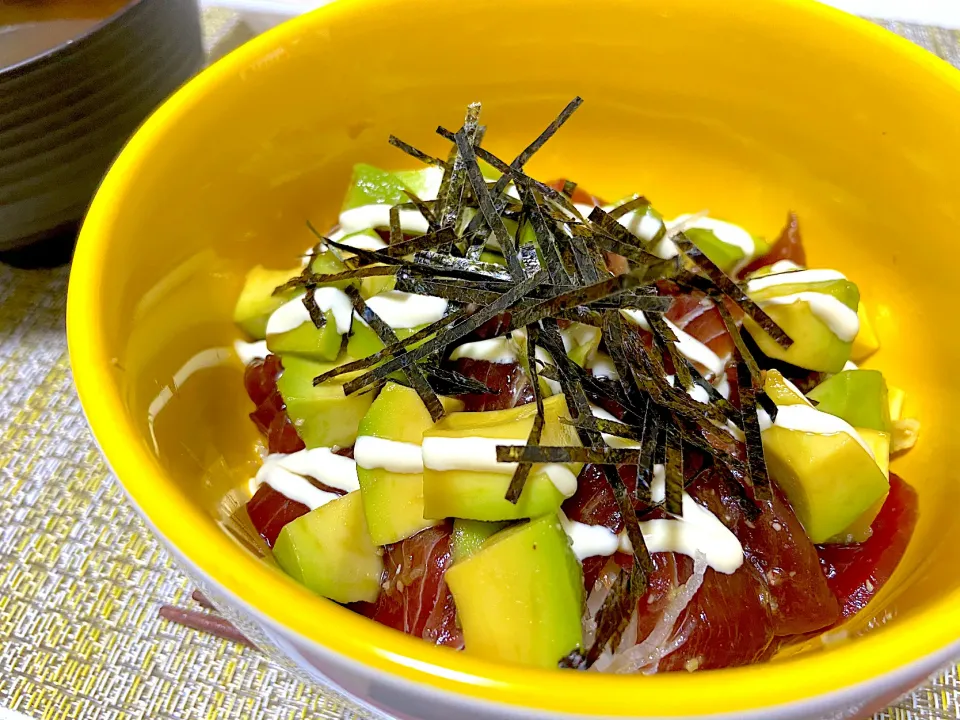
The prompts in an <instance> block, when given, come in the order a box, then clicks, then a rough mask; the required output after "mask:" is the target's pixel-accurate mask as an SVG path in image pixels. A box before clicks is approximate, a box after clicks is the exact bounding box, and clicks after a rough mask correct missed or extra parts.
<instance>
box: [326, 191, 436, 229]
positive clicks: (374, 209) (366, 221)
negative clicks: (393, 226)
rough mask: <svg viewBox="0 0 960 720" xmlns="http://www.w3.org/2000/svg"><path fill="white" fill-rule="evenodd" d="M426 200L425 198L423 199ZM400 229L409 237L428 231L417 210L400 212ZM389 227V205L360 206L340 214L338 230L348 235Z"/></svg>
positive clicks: (428, 227)
mask: <svg viewBox="0 0 960 720" xmlns="http://www.w3.org/2000/svg"><path fill="white" fill-rule="evenodd" d="M424 199H426V198H424ZM399 215H400V229H401V230H403V232H405V233H408V234H410V235H425V234H426V233H427V232H429V230H430V224H429V223H428V222H427V219H426V218H425V217H424V216H423V215H421V214H420V211H419V210H401V211H400V213H399ZM388 227H390V205H385V204H380V205H362V206H360V207H355V208H351V209H350V210H344V211H343V212H342V213H340V229H341V230H343V231H344V233H346V234H348V235H350V234H352V233H356V232H361V231H363V230H372V229H374V228H388Z"/></svg>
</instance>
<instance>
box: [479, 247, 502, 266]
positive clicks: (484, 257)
mask: <svg viewBox="0 0 960 720" xmlns="http://www.w3.org/2000/svg"><path fill="white" fill-rule="evenodd" d="M480 262H485V263H491V264H492V265H506V264H507V261H506V259H505V258H504V257H503V255H501V254H500V253H498V252H497V251H495V250H484V251H483V252H482V253H480Z"/></svg>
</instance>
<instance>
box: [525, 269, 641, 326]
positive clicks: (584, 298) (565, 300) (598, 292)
mask: <svg viewBox="0 0 960 720" xmlns="http://www.w3.org/2000/svg"><path fill="white" fill-rule="evenodd" d="M635 286H636V280H635V279H634V278H633V277H631V276H630V275H617V276H616V277H612V278H607V279H606V280H603V281H601V282H598V283H596V284H593V285H587V286H585V287H579V288H577V289H575V290H571V291H570V292H565V293H562V294H560V295H556V296H554V297H552V298H549V299H547V300H544V301H542V302H540V303H537V304H535V305H532V306H530V307H527V308H523V309H522V310H521V311H520V312H519V313H518V314H517V316H516V319H511V326H512V327H520V326H521V325H529V324H530V323H533V322H536V321H537V320H540V319H541V318H544V317H547V316H549V315H556V314H557V313H559V312H560V311H562V310H566V309H568V308H572V307H577V306H579V305H583V304H584V303H587V302H589V301H590V300H592V299H593V298H598V297H609V296H611V295H614V294H616V293H618V292H626V291H628V290H630V289H632V288H633V287H635Z"/></svg>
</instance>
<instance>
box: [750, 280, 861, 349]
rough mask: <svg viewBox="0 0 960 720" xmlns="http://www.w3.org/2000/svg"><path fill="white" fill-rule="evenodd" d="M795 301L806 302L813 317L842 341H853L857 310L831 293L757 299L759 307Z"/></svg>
mask: <svg viewBox="0 0 960 720" xmlns="http://www.w3.org/2000/svg"><path fill="white" fill-rule="evenodd" d="M797 302H805V303H807V305H808V306H809V307H810V312H812V313H813V315H814V317H816V318H817V319H818V320H820V322H822V323H823V324H824V325H826V326H827V327H828V328H830V332H832V333H833V334H834V335H836V336H837V337H838V338H839V339H840V340H842V341H843V342H853V339H854V338H855V337H856V336H857V333H858V332H860V318H858V317H857V311H856V310H851V309H850V308H848V307H847V306H846V305H844V304H843V303H842V302H841V301H840V300H838V299H837V298H835V297H833V295H827V294H826V293H820V292H812V291H808V292H798V293H793V294H792V295H782V296H780V297H772V298H767V299H765V300H758V301H757V304H758V305H760V306H761V307H767V306H770V305H792V304H793V303H797Z"/></svg>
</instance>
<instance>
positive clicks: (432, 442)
mask: <svg viewBox="0 0 960 720" xmlns="http://www.w3.org/2000/svg"><path fill="white" fill-rule="evenodd" d="M526 444H527V439H526V438H489V437H463V438H451V437H425V438H424V439H423V445H422V446H421V448H420V449H421V452H422V454H423V466H424V467H425V468H429V469H430V470H437V471H445V470H469V471H472V472H489V473H497V474H500V475H512V474H513V472H514V471H515V470H516V469H517V463H507V462H497V446H498V445H526ZM354 453H356V448H354ZM534 472H535V473H540V472H542V473H544V474H545V475H546V476H547V477H548V478H549V479H550V482H552V483H553V484H554V486H555V487H556V488H557V490H558V491H559V492H560V494H561V495H563V496H564V497H570V496H572V495H573V494H574V493H575V492H576V491H577V476H576V475H574V474H573V473H572V472H571V471H570V470H569V468H567V467H566V466H564V465H561V464H558V463H545V464H543V465H538V466H535V467H534Z"/></svg>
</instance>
